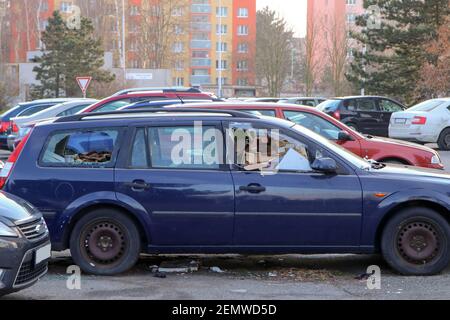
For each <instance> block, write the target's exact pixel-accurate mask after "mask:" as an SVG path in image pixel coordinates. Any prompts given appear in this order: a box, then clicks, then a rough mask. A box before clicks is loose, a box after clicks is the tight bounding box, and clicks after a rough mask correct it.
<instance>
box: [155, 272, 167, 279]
mask: <svg viewBox="0 0 450 320" xmlns="http://www.w3.org/2000/svg"><path fill="white" fill-rule="evenodd" d="M153 276H154V277H155V278H160V279H165V278H166V277H167V275H166V274H165V273H162V272H156V273H155V274H154V275H153Z"/></svg>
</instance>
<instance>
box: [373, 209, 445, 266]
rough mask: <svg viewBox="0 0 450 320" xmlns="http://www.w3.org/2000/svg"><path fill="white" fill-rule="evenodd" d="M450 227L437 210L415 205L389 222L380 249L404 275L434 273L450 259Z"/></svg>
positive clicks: (390, 263) (391, 264) (389, 262)
mask: <svg viewBox="0 0 450 320" xmlns="http://www.w3.org/2000/svg"><path fill="white" fill-rule="evenodd" d="M449 240H450V227H449V224H448V222H447V221H446V220H445V219H444V218H443V217H442V216H441V215H439V214H438V213H437V212H435V211H434V210H431V209H428V208H423V207H414V208H408V209H405V210H403V211H401V212H399V213H398V214H396V215H395V216H394V217H393V218H392V219H391V220H389V222H388V223H387V225H386V227H385V229H384V231H383V235H382V241H381V250H382V253H383V256H384V259H385V260H386V261H387V262H388V264H389V265H390V266H391V267H392V268H394V269H395V270H396V271H398V272H399V273H401V274H404V275H433V274H436V273H439V272H441V271H442V270H443V269H445V268H446V267H447V266H448V264H449V262H450V251H449Z"/></svg>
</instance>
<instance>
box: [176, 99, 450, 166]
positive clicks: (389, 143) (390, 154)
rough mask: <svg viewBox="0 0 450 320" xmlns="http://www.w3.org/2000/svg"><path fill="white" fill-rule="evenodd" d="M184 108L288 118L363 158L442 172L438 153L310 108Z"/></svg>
mask: <svg viewBox="0 0 450 320" xmlns="http://www.w3.org/2000/svg"><path fill="white" fill-rule="evenodd" d="M183 108H200V109H227V110H242V111H245V112H252V113H257V114H261V115H267V116H273V117H277V118H281V119H287V120H290V121H292V122H294V123H297V124H299V125H301V126H304V127H306V128H308V129H310V130H312V131H314V132H316V133H318V134H320V135H322V136H324V137H326V138H328V139H330V140H334V141H335V142H336V143H338V144H339V145H341V146H343V147H344V148H346V149H348V150H350V151H351V152H353V153H355V154H357V155H358V156H360V157H362V158H369V159H373V160H376V161H378V162H384V163H394V164H405V165H413V166H418V167H425V168H432V169H441V170H442V169H444V165H443V164H442V162H441V159H440V157H439V154H438V153H437V152H436V151H435V150H433V149H431V148H428V147H425V146H421V145H418V144H414V143H409V142H404V141H399V140H393V139H388V138H380V137H372V136H369V135H362V134H360V133H358V132H356V131H354V130H352V129H351V128H349V127H347V126H346V125H345V124H343V123H342V122H340V121H338V120H336V119H335V118H333V117H331V116H329V115H327V114H325V113H323V112H321V111H319V110H317V109H313V108H311V107H302V106H298V105H288V104H269V103H214V104H212V103H211V104H209V103H208V104H189V105H183Z"/></svg>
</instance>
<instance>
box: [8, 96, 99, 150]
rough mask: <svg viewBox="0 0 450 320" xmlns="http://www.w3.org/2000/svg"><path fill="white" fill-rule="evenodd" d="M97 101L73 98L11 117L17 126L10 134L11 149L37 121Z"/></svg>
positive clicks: (71, 113) (72, 112)
mask: <svg viewBox="0 0 450 320" xmlns="http://www.w3.org/2000/svg"><path fill="white" fill-rule="evenodd" d="M96 102H98V100H95V99H79V100H71V101H69V102H63V103H61V104H57V105H54V106H51V107H47V108H43V109H42V110H41V111H39V112H35V113H33V114H30V115H28V114H29V113H27V111H28V110H29V109H27V110H25V113H21V114H19V115H18V116H17V117H15V118H12V119H11V121H12V122H13V125H15V126H16V128H17V132H14V133H12V134H10V135H9V136H8V148H9V150H11V151H12V150H14V148H15V147H16V146H17V145H18V144H19V142H20V141H21V140H22V139H23V137H25V136H26V135H27V134H28V132H30V130H31V129H32V128H33V127H34V126H35V125H36V123H37V122H40V121H42V120H45V119H49V118H54V117H64V116H70V115H73V114H75V113H77V112H79V111H81V110H83V109H84V108H86V107H87V106H90V105H91V104H94V103H96Z"/></svg>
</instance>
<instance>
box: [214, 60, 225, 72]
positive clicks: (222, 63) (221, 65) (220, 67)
mask: <svg viewBox="0 0 450 320" xmlns="http://www.w3.org/2000/svg"><path fill="white" fill-rule="evenodd" d="M227 68H228V61H227V60H221V61H220V63H219V60H216V69H217V70H227Z"/></svg>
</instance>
